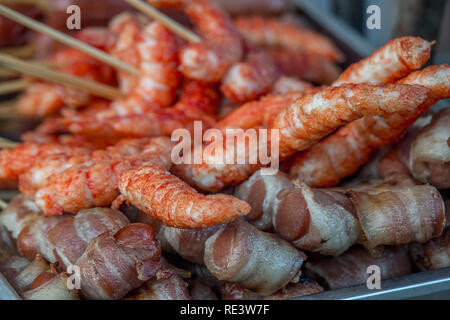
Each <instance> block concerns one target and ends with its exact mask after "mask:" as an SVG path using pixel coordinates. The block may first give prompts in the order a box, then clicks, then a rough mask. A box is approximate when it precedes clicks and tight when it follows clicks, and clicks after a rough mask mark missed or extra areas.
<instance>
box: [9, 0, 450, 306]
mask: <svg viewBox="0 0 450 320" xmlns="http://www.w3.org/2000/svg"><path fill="white" fill-rule="evenodd" d="M148 2H149V3H150V4H152V5H154V6H157V7H158V8H165V7H170V8H172V9H173V8H175V9H177V10H179V11H180V12H182V13H183V14H184V15H186V16H187V17H188V18H189V19H190V21H191V22H192V25H193V26H194V28H195V31H196V32H197V33H198V34H199V35H200V36H201V38H202V41H201V42H199V43H186V42H184V41H183V40H181V39H180V38H178V37H177V36H176V35H175V34H174V33H172V32H171V31H170V30H168V29H167V28H166V27H164V26H162V25H161V24H159V23H158V22H154V21H149V20H148V19H146V18H145V17H143V16H141V15H138V14H135V13H128V12H126V13H122V14H120V15H118V16H116V17H114V18H113V19H112V20H111V22H110V24H109V26H108V27H107V28H86V29H84V30H82V31H81V32H79V33H78V34H77V37H78V39H80V40H82V41H84V42H86V43H88V44H90V45H92V46H95V47H97V48H99V49H101V50H104V51H105V52H107V53H109V54H110V55H112V56H114V57H117V58H119V59H120V60H122V61H125V62H127V63H128V64H130V65H132V66H134V67H136V68H138V69H139V70H140V76H139V77H137V76H133V75H130V74H127V73H125V72H122V71H116V70H114V69H113V68H111V67H109V66H107V65H105V64H103V63H101V62H99V61H97V60H95V59H93V58H91V57H89V56H86V55H85V54H84V53H82V52H79V51H77V50H76V49H68V48H63V49H60V50H58V51H57V52H54V54H53V55H52V58H51V61H53V62H56V63H58V65H60V70H61V71H63V72H66V73H69V74H73V75H77V76H81V77H85V78H86V79H90V80H95V81H97V82H101V83H104V84H108V85H114V86H118V87H119V88H120V89H121V90H122V92H124V93H126V98H123V99H119V100H117V101H107V100H104V99H100V98H98V97H95V96H93V95H91V94H87V93H84V92H81V91H79V90H73V89H70V88H66V87H63V86H60V85H56V84H52V83H46V82H42V81H37V80H36V81H34V82H33V83H31V84H30V85H29V87H28V88H27V89H26V91H25V92H24V93H23V94H22V95H21V96H20V98H19V101H18V103H17V108H18V111H19V113H20V114H21V115H22V116H25V117H32V118H40V119H42V122H41V124H40V125H39V126H38V127H37V128H36V129H35V130H34V131H32V132H27V133H26V134H24V135H23V137H22V139H23V141H24V142H23V143H22V144H21V145H19V146H18V147H15V148H13V149H3V150H2V151H0V185H3V186H17V187H18V189H19V190H20V193H21V194H20V195H19V196H17V197H15V198H14V199H13V200H12V201H11V202H10V203H9V206H8V207H7V208H6V209H4V210H3V211H2V212H1V213H0V243H1V246H0V272H1V273H2V274H3V275H4V276H5V277H6V278H7V279H8V281H9V282H10V283H11V284H12V286H13V287H14V288H15V289H16V290H17V292H18V293H19V294H20V295H21V296H22V297H23V298H25V299H80V298H84V299H287V298H292V297H298V296H302V295H308V294H313V293H317V292H321V291H323V290H329V289H336V288H341V287H347V286H351V285H356V284H361V283H365V281H366V279H367V277H368V276H369V275H370V274H368V273H367V267H368V266H371V265H377V266H379V267H380V270H381V277H382V279H387V278H392V277H397V276H402V275H406V274H409V273H411V272H414V271H418V270H430V269H437V268H443V267H448V266H450V243H449V242H450V227H449V226H447V221H449V217H447V219H446V212H447V214H450V213H449V212H450V206H449V204H450V203H449V200H448V196H449V194H448V189H449V188H450V107H444V108H440V110H433V108H432V107H433V105H435V104H436V103H437V102H439V101H440V100H445V99H448V98H450V66H449V65H445V64H444V65H431V66H428V67H425V68H423V66H424V65H425V64H426V63H427V61H428V59H429V57H430V51H431V48H430V43H429V42H428V41H426V40H423V39H421V38H417V37H404V38H398V39H394V40H391V41H390V42H388V43H387V44H386V45H385V46H383V47H381V48H380V49H378V50H377V51H376V52H374V53H373V54H372V55H371V56H369V57H367V58H365V59H363V60H361V61H359V62H357V63H355V64H353V65H351V66H350V67H349V68H347V69H346V70H345V71H344V72H342V73H341V72H340V69H339V67H338V65H339V63H341V62H342V61H344V55H343V53H342V52H340V51H339V50H338V49H337V48H336V47H335V45H334V44H333V43H332V42H331V41H330V40H329V39H327V38H326V37H324V36H322V35H321V34H318V33H316V32H314V31H311V30H309V29H305V28H304V27H302V26H300V25H299V24H296V23H295V22H293V21H292V19H280V18H274V17H263V16H239V17H237V18H235V19H234V20H233V19H231V18H230V17H229V16H228V15H227V14H226V13H225V12H224V11H222V10H221V9H219V8H218V7H217V6H216V5H215V4H213V3H212V2H210V1H208V0H191V1H188V0H176V1H174V0H148ZM444 104H445V102H444ZM194 121H202V125H203V130H206V129H208V128H214V129H218V130H221V131H223V132H225V131H226V129H244V130H246V129H261V128H264V129H278V130H279V136H280V140H279V157H280V161H281V169H280V170H279V171H278V173H276V174H272V175H267V174H264V173H263V172H262V170H261V169H263V168H264V164H263V163H260V162H256V163H254V162H251V161H250V158H251V153H252V152H258V150H254V149H249V148H248V147H249V146H248V142H247V141H246V140H245V139H244V140H243V141H240V140H238V141H237V144H236V145H234V146H232V148H235V149H236V150H237V151H238V152H240V151H242V152H244V153H245V154H244V155H243V158H244V159H245V161H244V162H245V163H238V164H221V165H217V164H215V163H214V162H211V161H207V160H208V157H209V156H210V154H209V153H208V152H207V151H208V150H207V149H208V148H206V147H207V146H208V144H207V143H204V145H203V146H198V145H197V146H193V149H195V148H197V147H203V148H202V149H201V150H200V152H203V154H202V153H200V155H201V156H202V160H204V161H201V163H194V164H185V163H182V164H174V163H173V159H172V150H173V148H174V147H176V145H177V142H174V141H172V140H171V139H170V136H171V135H172V133H173V131H174V130H176V129H180V128H183V129H187V130H190V131H191V132H193V130H194ZM268 143H269V144H270V141H269V142H268ZM227 148H230V146H229V145H228V144H224V145H223V151H224V153H226V151H227ZM268 149H269V150H270V148H268ZM193 151H194V152H195V150H193ZM446 205H447V210H446ZM69 270H70V271H69ZM74 270H78V271H79V276H80V279H79V284H80V287H79V288H73V287H71V286H68V283H69V282H70V283H72V280H73V278H72V275H73V274H74V272H73V271H74ZM75 282H76V281H75Z"/></svg>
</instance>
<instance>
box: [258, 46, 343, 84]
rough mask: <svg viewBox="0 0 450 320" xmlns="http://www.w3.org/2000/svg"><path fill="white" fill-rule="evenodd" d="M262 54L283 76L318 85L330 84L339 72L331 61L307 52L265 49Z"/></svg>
mask: <svg viewBox="0 0 450 320" xmlns="http://www.w3.org/2000/svg"><path fill="white" fill-rule="evenodd" d="M264 52H265V53H266V54H268V55H269V56H270V57H271V58H272V60H273V62H274V63H275V65H276V66H277V67H278V69H279V70H280V71H281V72H282V73H283V74H285V75H288V76H294V77H298V78H300V79H304V80H307V81H311V82H314V83H318V84H325V85H327V84H331V83H332V82H333V81H335V80H336V79H337V78H338V77H339V73H340V71H341V70H340V68H339V67H338V66H337V65H336V64H335V63H334V62H333V61H330V60H328V59H324V58H323V57H322V56H319V55H314V54H310V53H307V52H302V51H298V50H293V49H288V48H265V49H264Z"/></svg>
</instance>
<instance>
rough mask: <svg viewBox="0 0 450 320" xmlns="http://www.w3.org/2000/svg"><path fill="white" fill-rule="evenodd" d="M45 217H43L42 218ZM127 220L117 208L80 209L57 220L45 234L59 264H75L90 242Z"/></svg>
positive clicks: (126, 222) (116, 228)
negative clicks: (74, 214) (62, 219)
mask: <svg viewBox="0 0 450 320" xmlns="http://www.w3.org/2000/svg"><path fill="white" fill-rule="evenodd" d="M45 219H46V218H45ZM128 223H129V221H128V219H127V218H126V217H125V216H124V215H123V214H121V213H120V212H119V211H116V210H112V209H109V208H92V209H86V210H81V211H80V212H78V213H77V215H76V216H74V217H68V218H66V219H64V221H61V222H59V223H58V224H57V225H55V226H54V227H53V228H52V229H51V230H49V232H48V234H47V239H48V241H49V242H50V244H51V246H52V247H53V248H54V249H53V252H54V254H55V258H56V260H57V261H58V262H59V266H60V267H61V268H63V269H65V268H66V267H67V266H69V265H71V264H74V263H76V261H77V259H78V258H79V257H80V256H81V255H82V254H83V252H84V251H85V250H86V247H87V246H88V244H89V242H90V241H91V240H92V239H93V238H95V237H96V236H98V235H100V234H102V233H104V232H112V233H115V232H117V231H118V230H119V229H120V228H122V227H124V226H125V225H127V224H128Z"/></svg>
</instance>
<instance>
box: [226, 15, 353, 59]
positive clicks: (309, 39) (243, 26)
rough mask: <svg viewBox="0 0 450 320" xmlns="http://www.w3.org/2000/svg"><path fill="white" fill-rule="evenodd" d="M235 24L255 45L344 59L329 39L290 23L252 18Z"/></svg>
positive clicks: (240, 20) (242, 19) (246, 18)
mask: <svg viewBox="0 0 450 320" xmlns="http://www.w3.org/2000/svg"><path fill="white" fill-rule="evenodd" d="M234 23H235V25H236V28H237V29H238V30H239V32H241V33H242V34H243V35H244V37H245V39H246V40H247V41H249V42H250V43H252V44H255V45H260V46H272V47H277V46H280V47H285V48H290V49H292V50H298V51H305V52H307V53H310V54H313V55H319V56H321V57H323V58H325V59H329V60H332V61H338V62H342V60H343V59H344V56H343V54H342V52H340V51H339V49H337V48H336V47H335V46H334V44H333V43H332V42H331V41H330V40H329V39H327V38H325V37H324V36H322V35H321V34H318V33H316V32H314V31H311V30H305V29H302V28H300V27H298V26H297V25H295V24H293V23H291V22H288V21H281V20H276V19H273V18H263V17H261V16H250V17H239V18H236V19H235V21H234Z"/></svg>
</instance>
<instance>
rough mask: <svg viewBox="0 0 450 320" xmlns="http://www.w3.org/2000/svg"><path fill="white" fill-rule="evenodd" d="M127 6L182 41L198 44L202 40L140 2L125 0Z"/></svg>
mask: <svg viewBox="0 0 450 320" xmlns="http://www.w3.org/2000/svg"><path fill="white" fill-rule="evenodd" d="M125 2H127V3H128V4H130V5H132V6H133V7H135V8H136V9H138V10H139V11H141V12H142V13H144V14H146V15H148V16H149V17H151V18H153V19H155V20H156V21H158V22H159V23H161V24H163V25H164V26H166V27H167V28H169V29H170V30H172V31H173V32H174V33H176V34H177V35H179V36H180V37H182V38H183V39H185V40H187V41H189V42H193V43H196V42H200V41H202V38H200V37H199V36H198V35H196V34H195V33H193V32H192V31H190V30H188V29H186V28H185V27H184V26H183V25H181V24H179V23H178V22H176V21H174V20H173V19H171V18H169V17H168V16H166V15H165V14H164V13H161V12H160V11H158V10H156V9H155V8H153V7H152V6H151V5H149V4H147V3H145V2H144V1H141V0H125Z"/></svg>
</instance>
